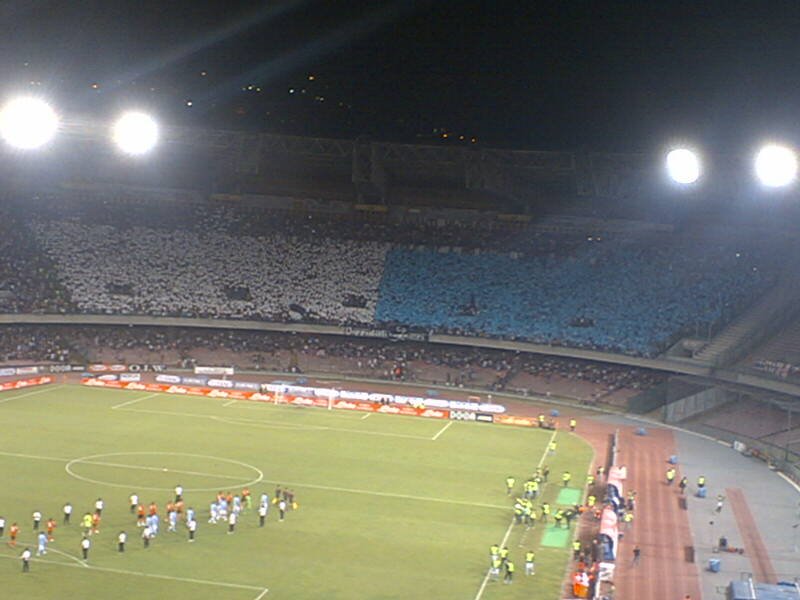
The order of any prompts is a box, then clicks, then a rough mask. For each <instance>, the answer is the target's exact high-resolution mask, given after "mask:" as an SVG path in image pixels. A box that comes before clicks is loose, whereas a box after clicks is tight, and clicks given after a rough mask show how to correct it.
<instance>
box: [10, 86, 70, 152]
mask: <svg viewBox="0 0 800 600" xmlns="http://www.w3.org/2000/svg"><path fill="white" fill-rule="evenodd" d="M57 130H58V115H56V112H55V111H54V110H53V109H52V108H51V107H50V105H49V104H47V102H45V101H44V100H40V99H39V98H31V97H26V98H16V99H15V100H11V101H10V102H8V103H7V104H6V105H5V106H4V107H3V108H2V110H0V135H2V137H3V139H4V140H5V141H6V143H8V144H9V145H10V146H13V147H15V148H20V149H22V150H33V149H35V148H39V147H40V146H44V145H45V144H46V143H47V142H49V141H50V140H51V139H53V136H55V134H56V131H57Z"/></svg>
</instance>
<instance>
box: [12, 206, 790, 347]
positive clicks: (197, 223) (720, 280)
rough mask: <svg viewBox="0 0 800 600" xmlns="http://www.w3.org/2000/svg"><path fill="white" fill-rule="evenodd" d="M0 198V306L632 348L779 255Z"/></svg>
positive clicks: (759, 245) (751, 249) (705, 307)
mask: <svg viewBox="0 0 800 600" xmlns="http://www.w3.org/2000/svg"><path fill="white" fill-rule="evenodd" d="M4 210H5V212H7V213H8V215H7V217H8V218H7V220H2V225H0V228H2V230H3V231H2V233H4V234H6V235H7V236H8V237H7V238H5V239H4V248H5V250H6V252H5V253H3V256H2V258H0V303H2V307H3V308H2V309H3V310H6V311H8V312H25V311H44V312H68V311H78V312H84V313H99V314H147V315H157V316H187V317H208V318H237V319H253V320H270V321H283V322H289V321H304V322H316V323H329V324H337V325H343V324H360V325H365V326H381V325H385V324H402V325H406V326H414V327H419V328H423V329H428V330H434V331H440V332H451V333H458V334H467V335H478V336H489V337H504V338H512V339H523V340H529V341H534V342H538V343H546V344H552V345H566V346H572V347H581V348H592V349H602V350H610V351H615V352H622V353H628V354H636V355H646V356H652V355H655V354H657V353H658V352H660V351H663V350H664V349H665V347H666V346H667V345H668V344H669V343H671V342H672V341H674V340H675V338H676V337H677V336H679V335H685V334H686V333H688V332H691V331H694V330H695V329H698V328H699V329H707V327H708V326H709V325H710V324H712V323H713V324H716V325H719V324H721V323H723V322H725V321H727V320H729V319H730V318H732V317H733V316H734V315H735V314H737V313H738V312H739V311H741V310H742V309H743V308H744V307H746V306H747V305H748V304H750V303H751V302H752V301H753V300H754V299H755V298H756V297H757V296H758V295H759V294H760V293H763V291H764V289H765V288H767V287H769V286H770V285H771V284H772V283H773V282H774V281H775V279H776V277H777V272H778V264H777V262H778V260H779V257H780V256H781V252H780V249H779V248H778V247H777V246H778V245H779V242H778V241H777V240H751V241H750V242H745V241H742V240H735V239H731V238H730V237H726V236H725V235H720V236H714V235H708V236H707V237H704V238H702V239H697V238H694V237H692V238H683V237H681V236H679V235H671V234H663V233H658V234H653V235H648V236H642V238H641V239H637V238H636V237H635V236H632V234H630V233H628V234H625V235H622V234H620V235H618V236H610V237H607V238H605V237H604V238H603V239H602V240H601V239H600V238H596V237H592V238H590V239H589V240H587V239H586V237H582V236H579V235H577V234H575V233H554V232H537V231H532V230H525V229H524V228H520V226H519V224H514V225H513V226H511V225H509V226H508V229H507V230H506V231H498V230H497V227H499V225H498V224H497V223H494V224H493V225H492V226H488V225H485V224H481V223H478V224H471V225H470V226H469V227H467V226H465V225H464V224H461V225H452V224H450V225H447V226H445V225H443V224H438V225H437V224H432V223H429V222H419V223H414V222H404V223H402V224H398V223H394V222H392V221H390V220H388V219H383V220H381V219H380V218H379V217H375V216H374V215H365V216H360V217H359V216H356V215H353V214H328V213H325V214H323V213H319V214H316V213H315V214H300V215H298V214H295V213H291V212H289V211H283V212H278V211H274V210H273V211H270V210H259V209H257V208H253V207H247V206H241V207H240V206H229V205H222V204H216V205H211V204H199V203H183V204H177V203H169V202H162V203H160V204H159V203H153V202H150V203H148V202H140V203H136V202H112V201H101V200H98V199H94V200H86V199H82V200H81V199H77V198H72V197H65V198H61V197H58V198H40V199H35V200H31V201H26V202H25V203H22V204H20V203H18V204H16V205H14V204H11V205H8V207H7V208H6V209H4ZM645 238H646V239H645Z"/></svg>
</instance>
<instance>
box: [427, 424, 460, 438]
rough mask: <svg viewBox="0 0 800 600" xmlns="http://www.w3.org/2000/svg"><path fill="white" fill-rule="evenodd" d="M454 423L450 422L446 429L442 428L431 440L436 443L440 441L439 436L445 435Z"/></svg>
mask: <svg viewBox="0 0 800 600" xmlns="http://www.w3.org/2000/svg"><path fill="white" fill-rule="evenodd" d="M453 423H455V421H450V422H449V423H448V424H447V425H445V426H444V427H442V428H441V429H440V430H439V431H437V432H436V435H434V436H433V437H432V438H431V440H432V441H434V442H435V441H436V440H438V439H439V436H440V435H442V434H443V433H444V432H445V431H447V429H448V428H449V427H450V425H452V424H453Z"/></svg>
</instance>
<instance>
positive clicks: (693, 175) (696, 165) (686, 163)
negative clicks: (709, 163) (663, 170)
mask: <svg viewBox="0 0 800 600" xmlns="http://www.w3.org/2000/svg"><path fill="white" fill-rule="evenodd" d="M667 173H669V176H670V177H671V178H672V180H673V181H675V182H677V183H682V184H689V183H694V182H695V181H697V180H698V179H699V178H700V159H699V158H698V156H697V154H695V153H694V152H692V151H691V150H687V149H686V148H678V149H676V150H672V151H671V152H670V153H669V154H667Z"/></svg>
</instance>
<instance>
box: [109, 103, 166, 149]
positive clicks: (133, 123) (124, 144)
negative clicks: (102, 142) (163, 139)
mask: <svg viewBox="0 0 800 600" xmlns="http://www.w3.org/2000/svg"><path fill="white" fill-rule="evenodd" d="M158 134H159V132H158V123H156V121H155V119H153V117H151V116H150V115H148V114H145V113H142V112H127V113H125V114H123V115H122V116H121V117H120V118H119V119H117V121H116V123H114V126H113V127H112V130H111V137H112V139H113V140H114V143H116V144H117V147H118V148H119V149H120V150H121V151H122V152H124V153H126V154H132V155H141V154H146V153H147V152H150V150H152V149H153V148H155V146H156V144H157V143H158Z"/></svg>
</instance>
